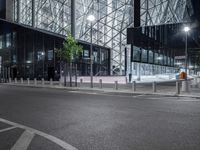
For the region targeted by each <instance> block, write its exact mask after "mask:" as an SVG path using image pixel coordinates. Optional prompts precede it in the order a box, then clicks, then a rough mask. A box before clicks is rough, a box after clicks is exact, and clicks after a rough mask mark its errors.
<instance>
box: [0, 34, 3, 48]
mask: <svg viewBox="0 0 200 150" xmlns="http://www.w3.org/2000/svg"><path fill="white" fill-rule="evenodd" d="M2 48H3V36H0V49H2Z"/></svg>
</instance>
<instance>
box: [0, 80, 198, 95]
mask: <svg viewBox="0 0 200 150" xmlns="http://www.w3.org/2000/svg"><path fill="white" fill-rule="evenodd" d="M0 85H6V86H18V87H29V88H46V89H57V90H73V91H92V92H102V93H121V94H142V95H158V96H171V97H190V98H200V96H197V95H185V94H180V95H177V94H175V93H174V94H170V93H168V94H167V93H142V92H137V91H136V92H129V91H120V90H105V89H90V88H81V87H59V86H52V87H51V86H42V85H41V86H35V85H24V84H10V83H1V84H0Z"/></svg>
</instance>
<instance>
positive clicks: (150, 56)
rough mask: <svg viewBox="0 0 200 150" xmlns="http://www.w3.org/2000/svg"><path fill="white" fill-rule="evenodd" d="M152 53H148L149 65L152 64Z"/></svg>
mask: <svg viewBox="0 0 200 150" xmlns="http://www.w3.org/2000/svg"><path fill="white" fill-rule="evenodd" d="M153 62H154V61H153V52H152V51H149V63H153Z"/></svg>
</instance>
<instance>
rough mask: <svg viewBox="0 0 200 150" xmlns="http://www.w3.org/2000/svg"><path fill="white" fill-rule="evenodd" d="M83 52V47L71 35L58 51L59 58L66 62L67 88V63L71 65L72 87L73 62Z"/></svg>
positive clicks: (68, 35)
mask: <svg viewBox="0 0 200 150" xmlns="http://www.w3.org/2000/svg"><path fill="white" fill-rule="evenodd" d="M82 51H83V48H82V46H81V45H79V44H78V42H77V41H76V40H75V39H74V38H73V37H72V35H71V34H70V33H68V34H67V37H66V39H65V41H64V43H63V47H62V48H60V49H57V50H56V53H57V54H58V56H59V57H60V58H61V59H63V61H64V62H65V65H64V70H65V71H64V82H65V83H64V84H65V86H66V63H67V62H68V63H69V64H70V86H72V61H73V60H74V58H76V57H78V56H79V55H80V54H81V53H82Z"/></svg>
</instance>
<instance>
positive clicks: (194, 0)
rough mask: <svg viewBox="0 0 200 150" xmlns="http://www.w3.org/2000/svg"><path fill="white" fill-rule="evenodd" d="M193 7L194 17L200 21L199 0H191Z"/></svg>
mask: <svg viewBox="0 0 200 150" xmlns="http://www.w3.org/2000/svg"><path fill="white" fill-rule="evenodd" d="M192 4H193V8H194V17H195V19H197V20H199V21H200V0H192Z"/></svg>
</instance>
